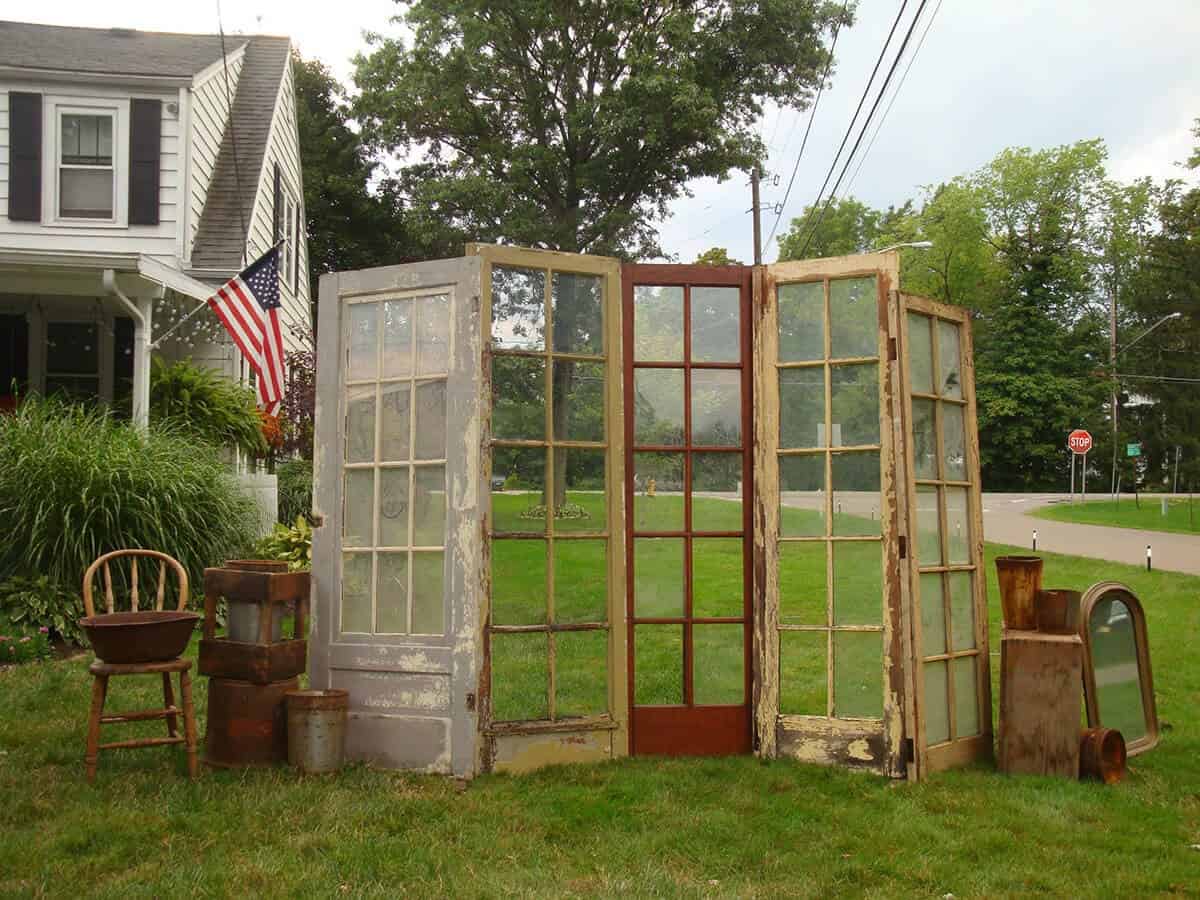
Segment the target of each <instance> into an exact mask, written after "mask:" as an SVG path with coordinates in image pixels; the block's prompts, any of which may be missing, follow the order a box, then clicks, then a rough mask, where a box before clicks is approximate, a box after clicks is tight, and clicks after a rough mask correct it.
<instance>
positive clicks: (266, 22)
mask: <svg viewBox="0 0 1200 900" xmlns="http://www.w3.org/2000/svg"><path fill="white" fill-rule="evenodd" d="M919 5H920V3H919V0H909V3H908V8H907V10H906V12H905V19H904V21H905V23H907V22H908V21H909V19H910V18H911V16H912V13H913V12H914V11H915V10H916V8H917V7H918V6H919ZM937 6H938V3H937V0H929V2H928V4H927V6H926V9H925V13H924V16H923V17H922V20H921V22H920V23H919V24H918V27H917V29H916V31H915V33H914V36H913V39H912V42H911V43H910V45H909V48H908V49H909V55H911V54H912V53H913V51H914V50H916V48H917V42H918V41H919V40H920V39H921V35H922V34H923V33H924V31H925V26H926V24H927V23H928V22H929V21H930V18H931V16H932V14H933V12H934V9H935V7H937ZM395 9H396V6H395V4H393V3H392V2H390V0H336V2H334V3H315V2H303V0H302V2H296V0H227V2H226V3H225V7H224V9H223V11H222V12H223V16H224V25H225V30H226V32H227V33H229V32H236V31H242V32H261V33H270V34H290V35H291V36H292V38H293V39H294V40H295V42H296V43H297V44H298V45H299V47H300V50H301V52H302V53H303V54H304V55H305V56H309V57H312V56H316V57H319V58H321V59H322V60H324V61H325V62H326V63H327V64H328V65H329V66H330V67H331V68H332V69H333V71H334V73H335V74H336V75H337V76H338V77H339V78H340V79H342V80H343V81H346V80H348V79H349V74H350V71H351V65H350V62H349V60H350V58H351V57H352V56H353V55H354V53H355V52H356V51H358V50H359V49H360V48H361V47H362V46H363V39H362V32H363V31H366V30H375V31H385V32H386V31H390V30H392V28H391V27H390V26H389V25H388V18H389V17H390V16H391V15H393V14H394V11H395ZM898 9H899V3H898V2H897V0H860V3H859V12H858V20H857V22H856V23H855V25H854V27H853V28H851V29H849V30H846V31H843V33H842V35H841V37H840V38H839V39H838V45H837V54H836V62H835V71H834V74H833V77H832V87H831V89H830V90H829V91H827V92H826V93H825V95H824V96H823V97H822V99H821V104H820V108H819V110H818V112H817V115H816V118H815V121H814V124H813V129H812V135H811V136H810V138H809V143H808V147H807V149H806V150H805V152H804V158H803V159H802V160H801V161H800V166H799V169H798V170H797V174H796V179H795V185H794V187H793V188H792V193H791V196H790V198H789V199H788V202H787V206H786V208H785V209H784V212H783V218H782V222H781V224H780V232H782V231H783V230H785V229H786V228H787V225H788V222H789V221H790V219H791V217H792V216H794V215H798V214H799V212H800V210H801V209H802V208H803V207H804V205H806V204H808V203H811V202H813V200H814V198H815V197H816V193H817V190H818V188H820V186H821V182H822V180H823V179H824V177H825V173H826V171H827V170H828V168H829V166H830V163H831V162H832V159H833V154H834V152H835V151H836V150H837V146H838V143H839V142H840V141H841V138H842V135H843V133H844V132H845V129H846V127H847V125H848V124H849V121H850V116H851V114H852V113H853V111H854V106H855V105H856V104H857V102H858V99H859V97H860V96H861V94H862V91H863V88H864V86H865V85H866V82H867V78H868V76H869V74H870V71H871V67H872V66H873V65H874V63H875V59H876V57H877V56H878V54H879V50H880V48H881V47H882V45H883V41H884V38H885V36H886V35H887V31H888V29H889V27H890V26H891V23H892V20H893V18H894V17H895V15H896V11H897V10H898ZM0 17H2V18H6V19H17V20H22V21H37V22H45V23H49V24H55V25H83V26H92V27H108V26H122V27H128V28H142V29H155V30H162V31H190V32H208V33H211V32H214V31H216V25H217V6H216V2H215V0H214V2H212V3H209V2H203V0H202V2H199V3H177V2H171V0H116V2H114V3H108V4H99V3H96V2H95V0H39V2H38V3H37V4H36V5H34V4H31V3H29V2H28V0H22V2H20V3H17V2H13V0H0ZM904 27H906V25H905V26H902V27H901V29H899V30H898V32H897V36H896V38H895V40H894V42H893V48H895V47H898V46H899V42H900V39H901V37H902V36H903V30H904ZM1198 39H1200V2H1197V0H1142V2H1140V3H1137V4H1130V3H1129V2H1128V0H1124V2H1117V0H942V3H941V6H940V9H939V11H938V13H937V16H936V19H933V24H932V27H931V28H930V29H929V32H928V35H927V36H926V37H925V40H924V43H923V44H922V45H921V47H920V52H919V53H918V54H917V55H916V57H915V60H914V61H913V64H912V68H911V71H909V74H908V77H907V79H906V80H905V81H904V83H903V86H902V88H901V90H900V92H899V94H898V95H897V97H896V100H895V103H894V105H893V106H892V109H891V112H890V114H889V115H888V117H887V119H886V121H885V122H884V124H883V127H882V130H881V131H880V133H879V137H878V140H876V141H875V143H874V145H873V146H872V147H871V149H870V152H869V153H868V154H866V156H865V157H863V158H862V167H861V170H860V171H859V172H858V174H857V177H855V178H853V182H852V183H851V178H852V177H853V176H854V173H855V171H856V169H858V166H859V161H858V158H856V161H855V163H854V164H853V165H852V166H851V167H850V169H849V172H848V174H847V176H846V181H844V182H843V185H842V188H841V190H840V191H839V196H844V195H846V194H853V195H854V196H856V197H858V198H859V199H860V200H863V201H864V202H866V203H869V204H871V205H873V206H878V207H886V206H887V205H888V204H891V203H901V202H903V201H904V200H905V199H907V198H909V197H914V196H916V195H918V193H919V191H920V188H921V186H922V185H926V184H935V183H937V182H939V181H942V180H945V179H948V178H952V177H953V176H955V175H958V174H962V173H965V172H968V171H970V170H972V169H975V168H978V167H979V166H981V165H983V164H984V163H986V162H987V161H988V160H989V159H991V158H992V157H993V156H995V155H996V154H997V153H998V152H999V151H1000V150H1002V149H1003V148H1005V147H1010V146H1028V147H1034V148H1040V147H1049V146H1055V145H1058V144H1064V143H1069V142H1073V141H1076V140H1080V139H1084V138H1093V137H1101V138H1104V140H1105V141H1106V142H1107V144H1108V148H1109V154H1110V166H1109V171H1110V174H1111V175H1112V176H1114V177H1116V178H1120V179H1123V180H1127V179H1132V178H1134V177H1137V176H1141V175H1152V176H1154V177H1156V178H1166V177H1180V176H1182V175H1183V172H1182V171H1181V170H1180V169H1179V168H1178V167H1177V166H1176V163H1178V162H1179V161H1180V160H1182V159H1184V158H1186V157H1187V156H1188V155H1189V152H1190V150H1191V147H1192V145H1193V140H1192V137H1191V134H1190V127H1191V123H1192V120H1193V119H1194V118H1196V117H1197V116H1200V63H1198V62H1197V58H1196V53H1197V46H1198V45H1200V41H1198ZM889 59H890V56H889ZM887 64H888V63H886V62H885V66H884V69H883V71H886V66H887ZM907 65H908V56H906V59H905V60H903V61H902V62H901V64H900V66H899V68H898V69H897V72H896V79H895V81H894V83H893V87H894V86H895V82H898V80H899V78H900V76H901V74H902V73H903V72H904V70H905V68H906V66H907ZM883 71H881V73H880V77H882V74H883ZM870 103H871V99H868V102H867V107H868V108H869V106H870ZM888 103H889V99H888V98H885V99H884V101H883V103H882V104H881V105H880V109H879V113H877V117H878V115H881V114H882V112H883V110H884V109H885V108H886V107H887V105H888ZM864 112H865V109H864ZM806 117H807V113H804V114H797V113H796V112H795V111H793V110H784V111H783V112H782V113H781V114H779V113H777V111H775V110H768V112H767V114H766V116H765V117H764V121H763V123H762V133H763V138H764V140H765V141H767V142H769V146H770V148H771V158H770V163H769V168H770V174H771V175H772V176H773V175H776V174H777V175H778V176H779V180H780V183H779V185H778V187H776V186H774V185H773V184H772V183H771V182H768V183H767V184H766V185H764V190H763V203H764V206H770V205H771V204H775V203H781V202H782V201H783V199H784V189H785V187H786V184H787V181H788V178H789V177H790V175H791V172H792V168H793V166H794V165H795V161H796V153H797V151H798V150H799V147H800V138H801V135H802V134H803V131H804V125H805V121H806ZM873 132H874V125H872V130H871V131H870V132H868V134H867V137H866V139H865V140H864V142H863V147H862V149H860V157H862V151H863V150H865V149H866V147H867V144H868V142H869V141H870V139H871V134H872V133H873ZM856 133H857V132H856ZM853 140H854V137H853V136H852V137H851V143H852V142H853ZM839 170H840V166H839ZM835 177H836V172H835ZM692 190H693V193H694V197H692V198H689V199H682V200H680V201H678V202H677V203H676V204H675V206H674V209H673V215H672V217H671V218H670V219H669V220H668V221H667V222H666V223H664V224H663V226H662V242H663V246H664V247H665V248H666V250H667V251H668V252H670V253H672V254H675V255H676V256H677V257H678V258H679V260H680V261H682V262H690V261H691V260H692V259H693V258H695V256H696V255H697V254H698V253H700V252H701V251H703V250H705V249H707V248H709V247H712V246H724V247H726V248H728V250H729V252H730V254H731V255H732V256H734V257H735V258H737V259H740V260H742V261H743V262H749V261H750V258H751V255H752V238H751V228H750V217H749V214H748V213H747V212H746V211H747V210H748V209H749V207H750V199H749V190H750V189H749V187H748V184H747V180H746V178H745V176H743V175H740V174H739V175H736V176H735V177H733V178H731V179H730V180H728V181H726V182H724V183H723V184H715V183H713V182H710V181H700V182H697V183H695V184H694V185H692ZM774 219H775V216H774V214H773V213H770V212H768V213H767V214H766V215H765V216H764V224H763V238H764V241H765V239H766V236H767V234H768V233H769V232H770V231H771V226H772V224H773V223H774ZM764 255H765V257H766V259H767V260H768V261H770V260H771V259H773V258H774V257H775V248H774V245H773V244H772V245H770V246H766V247H764Z"/></svg>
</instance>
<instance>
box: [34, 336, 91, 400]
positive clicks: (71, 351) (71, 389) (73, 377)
mask: <svg viewBox="0 0 1200 900" xmlns="http://www.w3.org/2000/svg"><path fill="white" fill-rule="evenodd" d="M99 341H100V329H99V328H98V327H97V325H96V323H95V322H48V323H47V324H46V394H47V395H48V396H49V395H52V394H63V395H65V396H66V397H68V398H70V399H72V400H90V399H94V398H96V397H98V396H100V346H99Z"/></svg>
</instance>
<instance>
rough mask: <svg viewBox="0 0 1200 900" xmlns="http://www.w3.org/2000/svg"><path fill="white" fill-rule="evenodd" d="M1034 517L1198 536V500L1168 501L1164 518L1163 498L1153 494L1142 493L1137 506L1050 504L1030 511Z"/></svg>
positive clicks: (1124, 503)
mask: <svg viewBox="0 0 1200 900" xmlns="http://www.w3.org/2000/svg"><path fill="white" fill-rule="evenodd" d="M1033 515H1035V516H1037V517H1038V518H1039V519H1050V520H1052V521H1055V522H1077V523H1080V524H1083V525H1108V526H1111V527H1114V528H1140V529H1142V530H1143V531H1170V532H1174V533H1177V534H1200V500H1198V501H1189V500H1188V499H1187V498H1186V497H1184V498H1177V499H1172V500H1168V501H1167V514H1166V515H1165V516H1164V515H1163V514H1162V497H1161V496H1157V495H1155V494H1143V495H1142V496H1141V498H1140V499H1139V500H1138V501H1137V502H1136V503H1135V502H1134V501H1133V500H1122V501H1121V502H1120V503H1113V502H1112V501H1111V500H1089V501H1087V502H1086V503H1053V504H1050V505H1049V506H1040V507H1038V508H1037V509H1035V510H1033Z"/></svg>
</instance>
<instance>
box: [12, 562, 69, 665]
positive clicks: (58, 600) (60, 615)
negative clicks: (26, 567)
mask: <svg viewBox="0 0 1200 900" xmlns="http://www.w3.org/2000/svg"><path fill="white" fill-rule="evenodd" d="M83 614H84V609H83V599H82V597H81V596H80V593H79V589H78V588H76V589H74V590H72V589H70V588H67V587H65V586H64V585H62V584H60V583H58V582H55V581H54V580H52V579H51V578H49V577H47V576H45V575H39V576H38V577H36V578H25V577H22V576H19V575H18V576H15V577H13V578H9V579H8V580H7V581H4V582H0V633H6V632H7V630H8V629H7V628H6V625H5V623H6V622H7V623H8V627H11V628H13V629H16V630H21V629H24V630H25V631H26V632H32V631H37V630H38V629H40V628H45V629H48V630H51V631H53V632H54V633H55V634H57V635H58V636H59V637H60V638H62V639H63V640H64V641H71V642H73V643H76V644H86V643H87V641H86V639H85V638H84V634H83V629H82V628H80V627H79V619H80V618H82V617H83ZM0 661H2V658H0Z"/></svg>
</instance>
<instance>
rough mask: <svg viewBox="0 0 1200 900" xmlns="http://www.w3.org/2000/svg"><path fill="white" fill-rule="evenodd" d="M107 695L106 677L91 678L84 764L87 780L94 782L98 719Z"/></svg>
mask: <svg viewBox="0 0 1200 900" xmlns="http://www.w3.org/2000/svg"><path fill="white" fill-rule="evenodd" d="M107 694H108V676H107V675H93V676H92V709H91V713H90V715H89V716H88V729H87V755H86V756H85V757H84V763H85V764H86V766H87V780H88V781H95V780H96V758H97V756H98V755H99V753H100V717H101V716H102V715H104V698H105V697H106V696H107Z"/></svg>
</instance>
